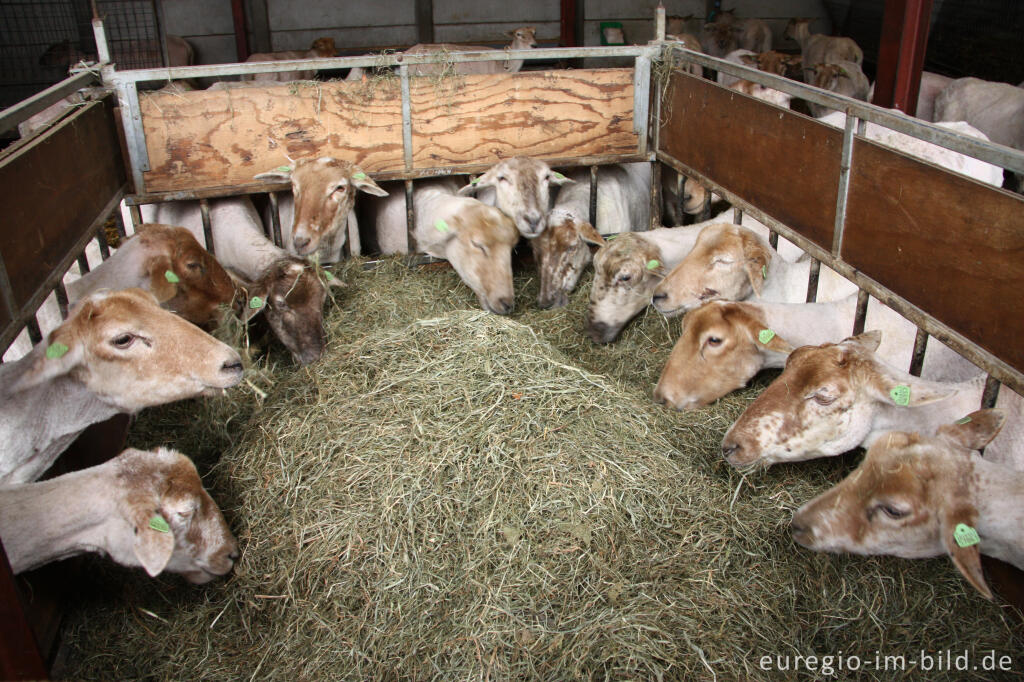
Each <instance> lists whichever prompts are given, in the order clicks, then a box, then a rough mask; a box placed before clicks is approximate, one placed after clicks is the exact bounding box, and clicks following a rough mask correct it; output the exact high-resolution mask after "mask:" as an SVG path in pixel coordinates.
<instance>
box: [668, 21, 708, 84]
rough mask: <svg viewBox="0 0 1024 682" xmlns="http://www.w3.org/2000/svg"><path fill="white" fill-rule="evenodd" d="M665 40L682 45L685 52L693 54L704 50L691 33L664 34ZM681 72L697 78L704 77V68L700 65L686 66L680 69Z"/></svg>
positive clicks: (698, 40)
mask: <svg viewBox="0 0 1024 682" xmlns="http://www.w3.org/2000/svg"><path fill="white" fill-rule="evenodd" d="M665 39H666V40H676V41H678V42H680V43H682V44H683V47H685V48H686V49H687V50H693V51H694V52H703V51H704V48H702V47H701V44H700V39H699V38H697V36H695V35H693V34H692V33H675V32H671V31H670V32H668V33H666V34H665ZM682 69H683V71H685V72H687V73H690V74H693V75H694V76H697V77H698V78H702V77H703V76H704V67H703V66H701V65H700V64H692V63H691V64H686V65H684V66H683V67H682Z"/></svg>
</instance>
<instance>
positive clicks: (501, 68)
mask: <svg viewBox="0 0 1024 682" xmlns="http://www.w3.org/2000/svg"><path fill="white" fill-rule="evenodd" d="M536 32H537V28H536V27H535V26H523V27H521V28H517V29H516V30H514V31H512V32H511V33H510V35H511V36H512V42H511V43H509V45H508V47H507V48H506V49H507V50H528V49H531V48H534V47H537V40H536V37H535V36H536ZM493 49H494V48H493V47H480V46H477V45H451V44H447V43H436V44H426V43H419V44H417V45H413V46H412V47H410V48H409V49H408V50H406V51H405V52H404V53H403V54H408V55H421V54H437V55H438V59H439V60H440V62H439V63H436V64H413V65H412V66H410V67H409V73H411V74H412V75H414V76H427V75H435V74H442V73H452V72H454V73H516V72H518V71H519V70H520V69H522V68H523V60H522V59H506V60H505V61H495V62H457V63H454V64H446V63H445V60H444V55H445V54H446V53H448V52H476V51H480V50H493Z"/></svg>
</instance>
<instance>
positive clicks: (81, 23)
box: [0, 0, 165, 107]
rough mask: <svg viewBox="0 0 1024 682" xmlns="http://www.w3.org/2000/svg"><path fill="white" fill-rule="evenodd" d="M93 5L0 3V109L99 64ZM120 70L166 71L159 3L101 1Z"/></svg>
mask: <svg viewBox="0 0 1024 682" xmlns="http://www.w3.org/2000/svg"><path fill="white" fill-rule="evenodd" d="M92 5H93V3H92V2H90V0H31V1H29V0H25V1H20V0H0V107H8V106H11V105H12V104H15V103H17V102H19V101H21V100H23V99H25V98H26V97H30V96H32V95H34V94H35V93H37V92H39V91H40V90H43V89H44V88H47V87H49V86H50V85H53V84H54V83H56V82H58V81H60V80H62V79H63V78H65V77H66V76H67V73H68V69H69V68H70V67H71V66H74V65H75V64H76V63H78V62H79V61H80V60H83V59H84V60H95V59H96V41H95V39H94V38H93V32H92V17H93V7H92ZM95 6H96V13H97V14H98V16H100V17H101V18H103V20H104V23H105V26H106V31H107V39H108V42H109V43H110V49H111V58H112V59H113V61H114V62H115V63H116V64H117V65H118V68H120V69H139V68H152V67H158V66H164V65H165V64H164V60H163V56H162V55H163V51H162V49H161V46H160V30H159V22H158V20H157V17H158V14H157V11H156V6H155V0H108V1H104V0H97V1H96V2H95Z"/></svg>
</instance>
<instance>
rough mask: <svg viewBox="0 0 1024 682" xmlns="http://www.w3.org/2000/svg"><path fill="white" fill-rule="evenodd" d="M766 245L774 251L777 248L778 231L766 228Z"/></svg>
mask: <svg viewBox="0 0 1024 682" xmlns="http://www.w3.org/2000/svg"><path fill="white" fill-rule="evenodd" d="M768 245H769V246H771V247H772V248H773V249H775V250H776V251H778V250H779V233H778V232H776V231H775V230H768Z"/></svg>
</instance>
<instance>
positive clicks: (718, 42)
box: [700, 15, 740, 59]
mask: <svg viewBox="0 0 1024 682" xmlns="http://www.w3.org/2000/svg"><path fill="white" fill-rule="evenodd" d="M723 18H724V15H723V17H722V18H719V20H718V21H712V22H709V23H706V24H704V26H703V27H702V28H701V31H700V45H701V47H702V48H703V51H704V52H705V53H706V54H708V55H710V56H712V57H718V58H719V59H724V58H725V56H726V55H727V54H729V53H730V52H732V51H733V50H736V49H738V48H739V46H740V44H739V40H737V33H736V30H735V26H734V25H733V23H732V22H724V21H723Z"/></svg>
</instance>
